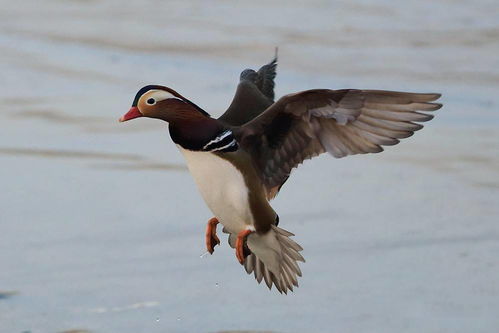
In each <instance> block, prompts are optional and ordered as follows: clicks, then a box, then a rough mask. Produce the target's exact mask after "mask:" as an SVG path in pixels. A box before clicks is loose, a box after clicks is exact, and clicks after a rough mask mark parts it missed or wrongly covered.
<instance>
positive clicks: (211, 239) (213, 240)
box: [205, 217, 220, 254]
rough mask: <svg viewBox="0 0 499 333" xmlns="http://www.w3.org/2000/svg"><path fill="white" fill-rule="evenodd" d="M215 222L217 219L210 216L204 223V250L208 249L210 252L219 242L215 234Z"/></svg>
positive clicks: (216, 222)
mask: <svg viewBox="0 0 499 333" xmlns="http://www.w3.org/2000/svg"><path fill="white" fill-rule="evenodd" d="M217 224H218V219H217V218H216V217H212V218H211V219H210V220H209V221H208V224H207V225H206V236H205V239H206V250H208V252H209V253H210V254H213V252H214V251H215V246H217V245H219V244H220V239H219V238H218V236H217Z"/></svg>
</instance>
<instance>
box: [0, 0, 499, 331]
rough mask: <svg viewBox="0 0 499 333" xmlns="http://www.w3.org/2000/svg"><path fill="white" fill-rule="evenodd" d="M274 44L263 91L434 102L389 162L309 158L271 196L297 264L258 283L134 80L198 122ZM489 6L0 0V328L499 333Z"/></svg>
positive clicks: (388, 155)
mask: <svg viewBox="0 0 499 333" xmlns="http://www.w3.org/2000/svg"><path fill="white" fill-rule="evenodd" d="M275 46H279V48H280V59H279V67H278V77H277V86H276V92H277V95H282V94H285V93H290V92H295V91H299V90H304V89H309V88H333V89H335V88H347V87H352V88H370V89H392V90H408V91H416V92H441V93H442V94H443V97H442V102H443V103H444V107H443V108H442V109H441V110H440V111H438V112H437V115H436V118H435V119H434V120H433V121H431V122H430V123H428V124H427V126H426V127H425V129H423V130H422V131H421V132H418V133H417V134H416V135H415V136H414V137H412V138H410V139H407V140H405V141H404V142H403V143H401V144H400V145H398V146H396V147H391V148H388V149H387V151H386V152H384V153H382V154H377V155H370V156H354V157H348V158H345V159H342V160H335V159H333V158H331V157H329V156H322V157H321V158H317V159H315V160H313V161H309V162H306V163H305V165H304V166H302V167H301V168H300V169H298V170H297V171H296V172H294V173H293V175H292V177H291V179H290V180H289V181H288V183H287V184H286V185H285V186H284V188H283V191H282V192H281V194H280V196H279V197H278V198H277V200H275V202H274V206H275V208H276V210H277V211H278V212H279V214H280V217H281V223H282V226H283V227H284V228H286V229H288V230H290V231H292V232H294V233H296V235H297V236H296V237H295V239H296V240H297V241H298V242H299V243H300V244H301V245H303V247H304V248H305V250H304V252H303V254H304V256H305V257H306V259H307V263H306V264H304V265H303V266H302V267H303V273H304V276H303V278H302V279H301V280H300V288H298V289H297V290H296V292H295V293H294V294H291V295H288V296H281V295H279V294H278V293H277V292H276V291H271V292H269V291H268V290H267V289H266V287H265V286H263V285H258V284H257V283H256V282H255V281H254V279H253V277H249V276H247V275H246V273H245V272H244V271H243V269H242V267H241V266H240V265H239V264H238V263H237V262H236V259H235V256H234V253H233V251H232V250H231V249H230V248H229V247H228V246H227V244H226V238H225V237H223V241H222V246H221V247H218V248H217V250H216V252H215V255H214V256H204V257H200V255H202V254H203V253H204V251H205V250H204V227H205V222H206V220H207V219H208V218H209V217H211V214H210V212H209V211H208V209H207V208H206V207H205V205H204V203H203V202H202V199H201V198H200V196H199V195H198V193H197V191H196V188H195V187H194V184H193V181H192V180H191V178H190V176H189V174H188V173H187V172H186V169H185V167H184V162H183V160H182V157H181V156H180V154H179V153H178V151H177V150H176V148H175V146H174V145H173V144H172V143H171V141H170V139H169V136H168V133H167V130H166V126H165V125H164V124H162V123H160V122H159V121H154V120H149V119H140V120H136V121H133V122H130V123H126V124H119V123H118V122H117V119H118V118H119V116H121V115H122V114H123V113H125V112H126V111H127V110H128V108H129V107H130V104H131V101H132V99H133V96H134V95H135V93H136V91H137V90H138V89H139V88H140V87H141V86H143V85H145V84H150V83H155V84H164V85H167V86H170V87H172V88H174V89H176V90H177V91H179V92H180V93H181V94H183V95H185V96H186V97H187V98H190V99H191V100H192V101H193V102H195V103H197V104H199V105H200V106H201V107H204V108H205V109H206V110H207V111H208V112H210V113H212V114H213V115H219V114H221V112H222V111H223V110H224V109H225V108H226V107H227V106H228V104H229V102H230V100H231V98H232V95H233V92H234V89H235V85H236V83H237V80H238V77H239V73H240V71H241V70H243V69H244V68H248V67H250V68H256V67H258V66H260V65H262V64H264V63H266V62H268V61H269V60H271V58H272V56H273V52H274V47H275ZM498 54H499V2H497V0H491V1H487V0H478V1H458V0H455V1H453V0H438V1H419V0H411V1H398V2H395V1H388V0H381V1H349V0H345V1H334V2H332V1H331V2H330V1H319V0H316V1H296V2H290V1H273V2H269V1H251V2H250V1H247V2H235V1H159V0H156V1H153V0H143V1H130V2H125V1H119V0H107V1H103V0H93V1H91V0H87V1H84V0H80V1H76V0H74V1H69V0H66V1H62V0H58V1H57V0H52V1H49V0H46V1H41V0H25V1H7V0H2V1H0V87H1V89H0V186H1V187H0V189H1V190H0V333H4V332H5V333H11V332H14V333H21V332H32V333H35V332H36V333H38V332H43V333H44V332H48V333H54V332H62V331H67V330H70V329H80V330H88V331H91V332H93V333H98V332H100V333H118V332H119V333H128V332H130V333H132V332H133V333H135V332H168V333H170V332H173V333H177V332H179V333H184V332H185V333H195V332H202V333H208V332H218V331H235V330H251V331H273V332H283V333H301V332H303V333H305V332H307V333H309V332H317V333H323V332H324V333H330V332H340V333H347V332H352V333H354V332H355V333H357V332H366V333H367V332H393V333H400V332H413V333H421V332H424V333H436V332H452V333H459V332H462V333H465V332H466V333H468V332H473V333H482V332H483V333H485V332H487V333H489V332H490V333H493V332H498V331H499V259H498V258H499V256H498V253H499V227H498V223H499V222H498V221H499V115H498V107H499V56H498Z"/></svg>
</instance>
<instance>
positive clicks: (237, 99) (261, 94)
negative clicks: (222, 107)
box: [218, 53, 277, 126]
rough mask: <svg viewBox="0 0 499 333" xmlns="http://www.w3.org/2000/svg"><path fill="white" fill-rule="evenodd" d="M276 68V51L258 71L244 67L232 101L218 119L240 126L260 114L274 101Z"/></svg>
mask: <svg viewBox="0 0 499 333" xmlns="http://www.w3.org/2000/svg"><path fill="white" fill-rule="evenodd" d="M276 68H277V53H276V56H275V57H274V59H273V60H272V61H271V62H270V63H268V64H267V65H264V66H262V67H261V68H260V69H259V70H258V72H255V71H254V70H252V69H245V70H244V71H243V72H242V73H241V76H240V81H239V85H238V86H237V90H236V94H235V96H234V99H233V100H232V103H231V104H230V106H229V108H228V109H227V111H225V113H224V114H223V115H222V116H221V117H220V118H218V120H220V121H222V122H224V123H226V124H228V125H231V126H240V125H243V124H245V123H247V122H248V121H250V120H251V119H253V118H255V117H256V116H258V115H259V114H261V113H262V112H263V111H265V109H267V108H268V107H269V106H270V105H272V103H274V79H275V76H276Z"/></svg>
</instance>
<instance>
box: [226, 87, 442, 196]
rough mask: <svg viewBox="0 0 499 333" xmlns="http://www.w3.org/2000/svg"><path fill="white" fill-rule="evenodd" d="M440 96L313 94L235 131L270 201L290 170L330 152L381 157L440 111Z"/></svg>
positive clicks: (291, 99)
mask: <svg viewBox="0 0 499 333" xmlns="http://www.w3.org/2000/svg"><path fill="white" fill-rule="evenodd" d="M439 97H440V94H417V93H407V92H394V91H382V90H354V89H344V90H328V89H315V90H307V91H303V92H299V93H296V94H290V95H286V96H284V97H282V98H281V99H279V100H278V101H277V102H276V103H274V104H273V105H272V106H270V107H269V108H268V109H267V110H266V111H265V112H263V113H262V114H261V115H260V116H258V117H257V118H255V119H253V120H252V121H251V122H249V123H247V124H246V125H244V126H242V127H240V128H238V129H237V130H236V132H235V135H236V138H237V141H238V142H239V143H240V145H241V146H242V147H243V148H244V149H245V150H247V151H249V152H251V154H252V156H253V157H254V162H255V165H256V166H257V167H258V168H259V171H260V174H261V178H262V181H263V183H264V184H265V186H266V189H267V195H268V197H269V198H273V197H274V196H275V195H276V194H277V193H278V191H279V189H280V187H281V186H282V185H283V184H284V182H285V181H286V180H287V178H288V177H289V174H290V172H291V170H292V169H293V168H295V167H297V166H298V165H299V164H300V163H302V162H303V161H304V160H306V159H309V158H312V157H314V156H317V155H319V154H321V153H323V152H328V153H330V154H331V155H333V156H334V157H337V158H339V157H344V156H347V155H353V154H365V153H379V152H381V151H383V148H382V146H390V145H395V144H397V143H399V139H403V138H407V137H409V136H411V135H413V134H414V132H415V131H417V130H419V129H421V128H422V127H423V126H422V125H420V124H418V122H424V121H428V120H430V119H432V118H433V116H432V115H430V114H426V113H421V112H417V111H434V110H438V109H440V107H441V106H442V105H441V104H439V103H431V102H432V101H435V100H436V99H438V98H439Z"/></svg>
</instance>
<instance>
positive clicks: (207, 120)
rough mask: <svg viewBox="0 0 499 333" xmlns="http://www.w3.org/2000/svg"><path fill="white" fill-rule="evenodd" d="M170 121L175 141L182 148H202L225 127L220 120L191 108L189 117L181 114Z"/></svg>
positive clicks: (172, 136)
mask: <svg viewBox="0 0 499 333" xmlns="http://www.w3.org/2000/svg"><path fill="white" fill-rule="evenodd" d="M203 112H204V111H203ZM168 122H169V131H170V136H171V138H172V140H173V142H175V143H176V144H178V145H180V146H181V147H182V148H185V149H189V150H196V151H197V150H202V148H203V146H204V145H206V143H207V142H209V141H210V140H211V139H212V138H214V137H216V136H217V135H218V134H219V133H220V132H222V131H223V130H224V129H225V128H224V126H223V125H222V124H221V123H220V122H219V121H218V120H216V119H213V118H211V117H210V116H209V115H208V114H207V113H206V114H205V113H201V112H199V111H198V110H191V112H190V114H189V116H188V117H185V116H182V115H181V116H177V117H174V118H173V119H170V120H169V121H168Z"/></svg>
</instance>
